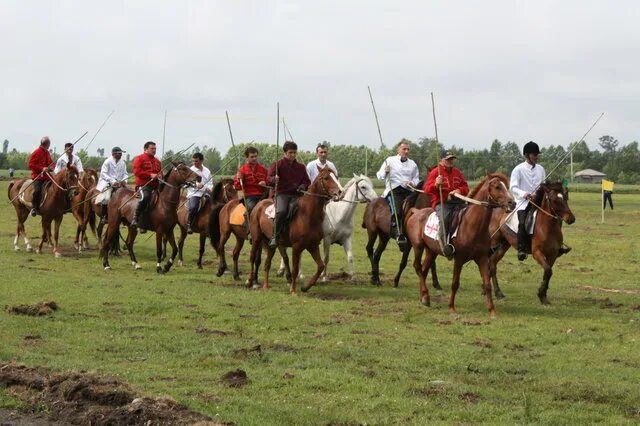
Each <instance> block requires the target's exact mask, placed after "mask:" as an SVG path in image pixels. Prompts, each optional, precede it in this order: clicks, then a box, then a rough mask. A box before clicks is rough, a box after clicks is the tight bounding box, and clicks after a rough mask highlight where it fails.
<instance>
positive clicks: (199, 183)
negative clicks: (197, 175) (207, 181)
mask: <svg viewBox="0 0 640 426" xmlns="http://www.w3.org/2000/svg"><path fill="white" fill-rule="evenodd" d="M202 187H204V183H202V182H198V183H196V188H198V189H201V188H202Z"/></svg>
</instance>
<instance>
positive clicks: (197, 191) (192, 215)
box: [187, 152, 213, 234]
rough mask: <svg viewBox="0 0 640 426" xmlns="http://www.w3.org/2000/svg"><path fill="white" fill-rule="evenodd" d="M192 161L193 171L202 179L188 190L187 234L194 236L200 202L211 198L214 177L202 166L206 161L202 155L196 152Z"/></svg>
mask: <svg viewBox="0 0 640 426" xmlns="http://www.w3.org/2000/svg"><path fill="white" fill-rule="evenodd" d="M191 160H192V161H193V165H192V166H191V170H193V171H194V172H195V174H197V175H198V176H200V179H199V180H198V183H196V186H195V187H193V186H190V187H189V188H188V189H187V200H189V217H188V219H187V234H193V225H194V222H195V219H196V215H197V214H198V210H200V200H201V199H202V197H211V190H212V189H213V177H212V176H211V171H210V170H209V169H208V168H207V167H205V166H204V165H203V164H202V162H203V161H204V156H203V155H202V153H201V152H195V153H194V154H193V155H192V156H191Z"/></svg>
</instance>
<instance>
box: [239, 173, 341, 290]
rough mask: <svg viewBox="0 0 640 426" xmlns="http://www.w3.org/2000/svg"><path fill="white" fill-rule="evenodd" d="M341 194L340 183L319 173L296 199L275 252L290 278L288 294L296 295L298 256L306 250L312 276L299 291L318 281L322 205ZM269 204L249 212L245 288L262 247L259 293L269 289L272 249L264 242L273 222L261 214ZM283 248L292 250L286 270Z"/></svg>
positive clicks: (333, 177)
mask: <svg viewBox="0 0 640 426" xmlns="http://www.w3.org/2000/svg"><path fill="white" fill-rule="evenodd" d="M341 193H342V187H341V186H340V182H338V179H337V178H336V176H335V175H334V174H333V172H332V171H331V169H329V168H328V167H325V168H324V169H322V170H321V171H320V172H319V174H318V176H317V177H316V179H315V180H314V181H313V183H312V184H311V186H310V187H309V190H308V191H306V192H305V193H304V195H302V196H301V197H300V198H299V199H298V211H297V213H296V214H295V216H294V217H293V219H292V220H291V222H290V223H289V225H288V230H287V232H283V234H282V235H280V241H279V242H278V250H279V252H280V254H281V255H282V258H283V259H284V261H285V269H286V272H287V277H289V276H290V277H291V286H290V288H289V292H290V293H291V294H292V295H296V281H297V279H298V272H299V271H300V256H301V255H302V251H303V250H307V251H308V252H309V253H310V254H311V256H312V257H313V260H314V261H315V262H316V265H317V268H316V273H315V274H314V275H313V276H312V277H311V279H310V280H309V282H308V283H307V285H306V286H303V287H302V288H301V290H302V291H303V292H306V291H308V290H309V289H310V288H311V287H313V285H314V284H315V283H316V281H317V280H318V277H319V276H320V274H321V273H322V271H323V270H324V263H323V262H322V256H321V255H320V242H321V241H322V238H323V232H322V222H323V220H324V205H325V204H326V203H327V201H329V200H330V199H332V198H333V199H335V200H337V199H338V198H339V196H340V194H341ZM272 204H273V200H271V199H267V200H262V201H260V202H259V203H258V204H257V205H256V206H255V207H254V208H253V210H252V211H251V217H250V229H251V255H250V260H249V261H250V263H251V274H250V275H249V280H248V282H247V286H248V287H251V286H252V284H253V282H254V280H255V277H256V276H257V268H258V266H259V265H260V255H261V251H262V246H263V245H264V246H265V247H266V249H267V258H266V260H265V263H264V272H265V278H264V282H263V284H262V289H263V290H266V289H268V288H269V270H270V269H271V259H272V258H273V255H274V254H275V249H274V248H270V247H269V246H268V245H267V242H268V241H269V239H270V238H271V234H272V232H273V220H272V219H270V218H269V217H267V215H266V214H265V210H266V208H267V207H269V206H271V205H272ZM286 247H291V248H292V250H291V251H292V257H293V269H292V270H291V269H290V268H289V258H288V256H287V252H286Z"/></svg>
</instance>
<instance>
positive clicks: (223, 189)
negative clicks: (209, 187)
mask: <svg viewBox="0 0 640 426" xmlns="http://www.w3.org/2000/svg"><path fill="white" fill-rule="evenodd" d="M211 198H212V199H213V200H214V201H217V202H219V203H226V202H228V201H230V200H235V199H236V198H238V191H237V190H236V188H235V187H234V186H233V179H230V178H222V179H220V181H219V182H218V183H216V184H215V185H214V187H213V191H212V192H211Z"/></svg>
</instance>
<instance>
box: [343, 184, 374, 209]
mask: <svg viewBox="0 0 640 426" xmlns="http://www.w3.org/2000/svg"><path fill="white" fill-rule="evenodd" d="M362 181H364V179H362V178H360V179H358V180H356V181H355V183H354V185H355V187H356V199H355V200H353V201H352V200H345V199H344V197H345V196H346V195H347V191H346V190H345V191H344V193H343V195H342V198H340V199H339V200H338V201H343V202H345V203H352V204H366V203H370V202H371V201H372V200H371V199H369V197H367V195H366V194H365V193H364V192H363V191H362V188H360V185H359V183H360V182H362ZM360 196H362V198H363V199H362V200H361V199H360Z"/></svg>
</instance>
